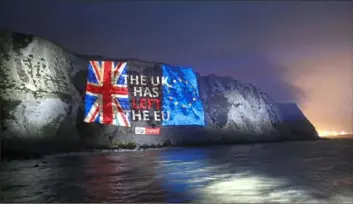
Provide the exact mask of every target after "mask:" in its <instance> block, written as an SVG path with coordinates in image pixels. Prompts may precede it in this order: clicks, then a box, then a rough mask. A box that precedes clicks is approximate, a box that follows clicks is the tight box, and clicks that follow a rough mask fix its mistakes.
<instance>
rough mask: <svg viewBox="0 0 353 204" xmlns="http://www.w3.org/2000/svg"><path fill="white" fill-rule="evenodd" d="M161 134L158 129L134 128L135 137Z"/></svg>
mask: <svg viewBox="0 0 353 204" xmlns="http://www.w3.org/2000/svg"><path fill="white" fill-rule="evenodd" d="M160 133H161V129H160V128H146V127H136V128H135V134H136V135H159V134H160Z"/></svg>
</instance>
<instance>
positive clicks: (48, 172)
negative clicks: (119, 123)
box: [0, 140, 353, 203]
mask: <svg viewBox="0 0 353 204" xmlns="http://www.w3.org/2000/svg"><path fill="white" fill-rule="evenodd" d="M44 160H45V161H46V163H42V162H43V161H44ZM35 164H39V167H34V165H35ZM0 183H1V201H2V202H207V203H210V202H222V203H224V202H230V203H235V202H239V203H243V202H329V203H331V202H341V203H342V202H353V140H335V141H315V142H289V143H277V144H256V145H241V146H240V145H239V146H217V147H207V148H175V149H168V150H162V151H145V152H124V153H123V152H120V153H119V152H114V153H113V152H112V153H90V154H89V153H86V154H84V153H83V154H73V155H58V156H49V157H46V158H45V159H42V160H27V161H12V162H9V163H5V164H3V165H2V166H1V175H0Z"/></svg>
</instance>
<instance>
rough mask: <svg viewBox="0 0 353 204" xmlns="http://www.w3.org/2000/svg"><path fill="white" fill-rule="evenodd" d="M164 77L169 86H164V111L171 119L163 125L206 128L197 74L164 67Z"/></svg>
mask: <svg viewBox="0 0 353 204" xmlns="http://www.w3.org/2000/svg"><path fill="white" fill-rule="evenodd" d="M162 72H163V77H165V78H167V80H168V82H169V84H170V85H169V84H168V85H166V84H165V85H163V87H162V93H163V111H165V112H169V113H170V119H169V120H164V121H162V125H200V126H205V118H204V110H203V105H202V101H201V100H200V95H199V91H198V86H197V78H196V75H195V73H194V72H193V71H192V70H191V69H189V68H177V67H171V66H168V65H163V66H162Z"/></svg>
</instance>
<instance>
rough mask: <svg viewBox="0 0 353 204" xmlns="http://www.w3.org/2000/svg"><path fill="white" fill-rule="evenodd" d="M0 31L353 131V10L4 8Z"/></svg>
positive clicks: (272, 5) (25, 3)
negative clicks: (195, 82) (180, 72)
mask: <svg viewBox="0 0 353 204" xmlns="http://www.w3.org/2000/svg"><path fill="white" fill-rule="evenodd" d="M0 26H3V27H6V28H10V29H12V30H14V31H19V32H25V33H29V34H36V35H39V36H44V37H45V38H47V39H49V40H52V41H54V42H56V43H58V44H60V45H62V46H64V47H65V48H67V49H69V50H71V51H73V52H76V53H80V54H92V55H102V56H106V57H115V58H138V59H142V60H148V61H150V60H151V61H159V62H166V63H169V64H174V65H180V66H186V67H192V68H194V70H195V71H197V72H199V73H200V74H202V75H207V74H211V73H215V74H217V75H222V76H224V75H227V76H232V77H233V78H234V79H238V80H241V81H244V82H250V83H253V84H254V85H256V86H257V87H258V88H260V89H261V90H262V91H264V92H267V93H268V94H269V95H270V96H271V97H272V98H273V99H274V100H277V101H279V102H296V103H298V105H299V106H300V108H301V109H302V110H303V111H304V113H305V114H306V116H307V117H308V118H309V119H310V120H311V121H312V122H313V123H314V125H315V126H316V128H317V129H318V130H336V131H341V130H344V131H346V132H348V131H351V132H352V131H353V128H352V124H353V119H352V118H353V110H352V109H353V2H349V1H341V2H333V1H311V2H304V1H297V2H295V1H292V2H290V3H288V2H287V3H286V2H282V3H281V2H278V1H273V2H271V1H267V2H260V1H258V2H255V1H253V2H240V1H239V2H236V1H235V2H232V1H225V2H216V1H207V2H203V3H200V2H196V1H195V2H192V3H190V2H187V1H180V2H177V1H175V2H169V3H168V2H163V1H155V2H152V1H150V2H146V1H145V2H142V1H141V2H119V1H107V0H106V1H101V2H99V1H93V0H91V1H87V2H84V1H78V0H76V1H75V0H71V1H69V0H56V1H55V0H22V1H21V0H1V1H0Z"/></svg>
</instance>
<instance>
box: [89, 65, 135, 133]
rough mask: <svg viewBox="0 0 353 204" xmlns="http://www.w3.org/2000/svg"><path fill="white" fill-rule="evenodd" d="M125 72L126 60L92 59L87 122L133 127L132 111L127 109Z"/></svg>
mask: <svg viewBox="0 0 353 204" xmlns="http://www.w3.org/2000/svg"><path fill="white" fill-rule="evenodd" d="M126 74H127V63H126V62H116V61H90V63H89V66H88V77H87V86H86V96H85V119H84V121H85V122H87V123H92V122H95V123H102V124H113V125H117V126H125V127H131V120H130V118H129V115H128V114H125V112H124V111H125V110H130V104H129V97H128V86H127V81H126V80H127V79H126Z"/></svg>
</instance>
